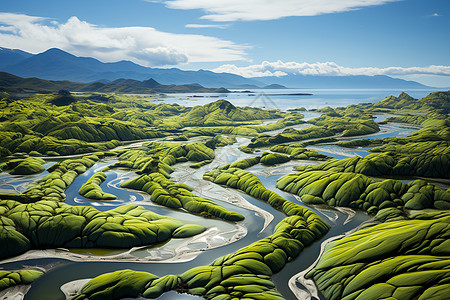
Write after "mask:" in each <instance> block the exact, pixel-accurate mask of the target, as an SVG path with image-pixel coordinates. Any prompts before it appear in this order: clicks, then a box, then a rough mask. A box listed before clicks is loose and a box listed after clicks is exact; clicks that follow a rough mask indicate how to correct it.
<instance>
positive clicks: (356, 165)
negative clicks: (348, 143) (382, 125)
mask: <svg viewBox="0 0 450 300" xmlns="http://www.w3.org/2000/svg"><path fill="white" fill-rule="evenodd" d="M296 169H297V170H298V171H313V170H322V171H333V172H352V173H361V174H364V175H367V176H387V175H409V176H424V177H438V178H450V154H422V155H417V154H405V155H402V154H398V155H396V154H392V153H390V152H384V153H374V154H370V155H367V156H365V157H357V156H355V157H350V158H345V159H331V160H329V161H327V162H324V163H322V164H320V165H315V166H300V167H297V168H296Z"/></svg>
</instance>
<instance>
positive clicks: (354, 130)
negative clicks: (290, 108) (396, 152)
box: [248, 106, 380, 148]
mask: <svg viewBox="0 0 450 300" xmlns="http://www.w3.org/2000/svg"><path fill="white" fill-rule="evenodd" d="M325 112H326V113H325V114H323V115H322V116H320V117H318V118H315V119H312V120H310V121H309V123H311V124H314V125H316V126H312V127H307V128H304V129H301V130H295V129H292V128H288V129H285V130H284V131H283V132H282V133H280V134H277V135H275V136H270V135H261V136H259V137H257V138H255V139H253V140H252V143H250V144H249V145H248V147H249V148H259V147H267V146H272V145H279V144H282V143H290V142H298V141H303V140H307V139H317V138H326V137H330V136H334V135H341V136H356V135H365V134H371V133H375V132H378V131H380V128H379V127H378V125H377V124H376V123H375V122H374V121H373V119H372V118H371V116H370V115H367V114H363V113H362V111H361V110H358V109H356V108H353V107H351V106H349V107H348V108H347V109H345V111H342V112H340V113H338V112H337V111H335V110H333V109H332V108H328V109H326V110H325Z"/></svg>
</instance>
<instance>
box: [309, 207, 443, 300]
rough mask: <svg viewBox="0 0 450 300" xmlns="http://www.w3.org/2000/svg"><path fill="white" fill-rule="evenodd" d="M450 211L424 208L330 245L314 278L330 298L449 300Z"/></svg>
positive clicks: (315, 271)
mask: <svg viewBox="0 0 450 300" xmlns="http://www.w3.org/2000/svg"><path fill="white" fill-rule="evenodd" d="M449 228H450V214H449V213H448V212H438V211H432V212H431V211H430V212H419V213H415V214H412V215H410V217H409V218H405V219H404V220H391V221H389V222H386V223H383V224H379V225H372V226H370V227H365V228H363V229H360V230H358V231H357V232H355V233H353V234H351V235H349V236H347V237H345V238H342V239H339V240H336V241H332V242H330V243H329V244H327V246H326V248H325V252H324V253H323V255H322V257H321V258H320V261H319V263H318V264H317V265H316V266H315V267H314V269H313V270H312V271H310V272H309V273H308V274H307V276H308V277H311V278H314V281H315V282H316V283H317V285H318V286H319V288H320V290H321V291H322V293H323V294H324V296H325V297H326V299H345V300H350V299H380V298H385V299H398V300H400V299H445V298H447V297H448V280H449V278H450V273H449V272H448V268H449V266H450V259H449V256H450V247H449V245H448V241H449V239H448V235H449V230H450V229H449Z"/></svg>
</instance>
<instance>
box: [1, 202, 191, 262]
mask: <svg viewBox="0 0 450 300" xmlns="http://www.w3.org/2000/svg"><path fill="white" fill-rule="evenodd" d="M0 218H1V222H2V224H1V227H0V239H1V242H2V244H3V245H6V246H5V247H2V248H1V250H0V257H1V258H5V257H9V256H14V255H18V254H21V253H24V252H26V251H27V250H29V249H45V248H58V247H69V248H132V247H135V246H143V245H152V244H155V243H159V242H162V241H166V240H168V239H170V238H171V237H172V236H173V235H174V232H175V231H176V230H177V229H178V228H180V227H182V226H183V223H182V222H180V221H178V220H176V219H174V218H170V217H164V216H160V215H158V214H155V213H153V212H151V211H148V210H146V209H144V208H142V207H139V206H136V205H131V204H129V205H124V206H121V207H118V208H115V209H113V210H110V211H106V212H100V211H98V210H97V209H95V208H93V207H90V206H70V205H67V204H64V203H61V202H54V201H46V200H41V201H38V202H35V203H29V204H22V203H19V202H17V201H13V200H0Z"/></svg>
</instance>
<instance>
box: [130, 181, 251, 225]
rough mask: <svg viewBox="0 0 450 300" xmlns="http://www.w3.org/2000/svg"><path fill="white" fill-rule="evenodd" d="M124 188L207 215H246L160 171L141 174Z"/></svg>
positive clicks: (232, 218)
mask: <svg viewBox="0 0 450 300" xmlns="http://www.w3.org/2000/svg"><path fill="white" fill-rule="evenodd" d="M122 187H124V188H131V189H136V190H141V191H144V192H146V193H148V194H149V195H151V197H150V200H151V201H153V202H155V203H158V204H160V205H163V206H167V207H170V208H174V209H185V210H187V211H189V212H191V213H195V214H200V215H203V216H205V217H216V218H220V219H224V220H228V221H242V220H243V219H244V217H243V216H242V215H241V214H239V213H236V212H231V211H229V210H227V209H225V208H224V207H222V206H220V205H218V204H217V203H215V202H214V201H212V200H208V199H205V198H202V197H199V196H197V195H195V194H193V193H192V192H191V189H190V188H189V187H188V186H187V185H185V184H181V183H178V184H176V183H173V182H171V181H170V180H168V179H167V178H166V177H164V176H163V175H162V174H160V173H152V174H149V175H145V174H144V175H141V176H139V177H137V178H135V179H132V180H129V181H127V182H124V183H123V184H122Z"/></svg>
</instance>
